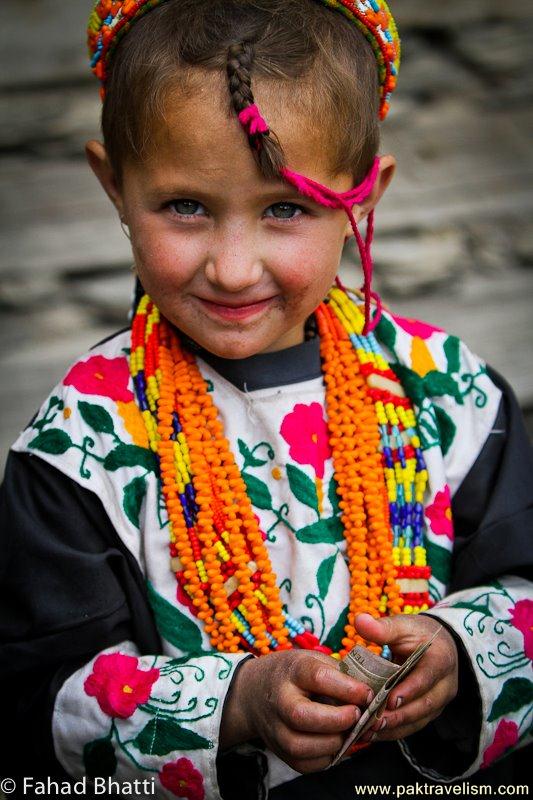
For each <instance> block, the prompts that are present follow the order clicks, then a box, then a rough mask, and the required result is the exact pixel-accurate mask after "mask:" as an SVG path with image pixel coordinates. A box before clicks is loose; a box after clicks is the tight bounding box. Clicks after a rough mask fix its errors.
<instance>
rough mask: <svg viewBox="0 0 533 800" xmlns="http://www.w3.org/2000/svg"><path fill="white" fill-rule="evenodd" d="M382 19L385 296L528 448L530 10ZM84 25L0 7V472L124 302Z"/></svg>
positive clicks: (461, 3)
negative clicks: (394, 54)
mask: <svg viewBox="0 0 533 800" xmlns="http://www.w3.org/2000/svg"><path fill="white" fill-rule="evenodd" d="M391 6H392V10H393V12H394V14H395V16H396V19H397V21H398V25H399V29H400V34H401V36H402V42H403V65H402V69H401V73H400V81H399V87H398V90H397V92H396V94H395V96H394V98H393V102H392V109H391V113H390V115H389V118H388V119H387V121H386V123H385V124H384V126H383V145H382V152H392V153H394V154H395V155H396V156H397V158H398V164H399V166H398V172H397V174H396V177H395V180H394V182H393V184H392V186H391V188H390V189H389V192H388V194H387V196H386V197H385V199H384V200H383V202H382V203H381V204H380V206H379V209H378V212H377V214H376V241H375V246H374V256H375V264H376V274H377V280H376V283H377V288H378V289H379V290H380V292H381V293H382V295H383V298H384V300H385V302H386V303H387V304H388V305H390V306H391V307H392V309H393V310H394V311H395V312H396V313H398V314H401V315H403V316H408V317H418V318H420V319H425V320H428V321H430V322H431V323H433V324H436V325H439V326H442V327H446V328H447V329H448V330H449V331H450V332H452V333H455V334H458V335H459V336H461V337H463V338H464V339H465V340H466V341H467V343H468V344H469V346H470V347H471V349H473V350H474V351H475V352H477V353H478V354H479V355H481V356H482V357H483V358H485V359H486V360H487V361H488V362H489V363H490V364H491V365H492V366H493V367H495V368H496V369H497V370H499V371H500V372H501V373H503V375H504V376H506V377H507V379H508V380H509V381H510V382H511V383H512V385H513V386H514V389H515V391H516V393H517V395H518V397H519V400H520V402H521V404H522V407H523V409H524V412H525V415H526V420H527V422H528V425H529V429H530V431H533V321H532V319H533V313H532V305H533V303H532V301H533V225H532V220H533V213H532V212H533V181H532V178H533V138H532V136H531V133H532V128H533V126H532V122H533V106H532V103H531V100H532V96H533V86H532V80H531V75H532V74H533V64H532V61H533V46H532V42H533V3H531V2H530V0H506V2H504V3H503V2H501V0H468V2H465V0H446V2H445V3H443V2H436V1H435V2H427V0H391ZM90 8H91V0H67V2H65V0H2V3H1V10H0V20H1V33H0V38H1V39H2V46H1V47H0V120H2V122H1V123H0V205H1V214H0V310H1V317H0V343H1V351H0V374H1V375H2V380H1V382H0V404H1V407H2V414H1V416H0V473H1V470H2V466H3V462H4V459H5V456H6V451H7V449H8V447H9V445H10V443H11V442H12V441H13V440H14V438H15V437H16V436H17V434H18V432H19V430H20V429H22V428H23V427H24V426H25V425H26V424H27V422H28V421H29V419H30V418H31V416H32V415H33V413H34V412H35V410H36V409H37V408H38V406H39V405H40V403H41V402H42V401H43V400H44V398H45V396H46V394H47V393H48V392H49V391H50V389H51V388H52V387H53V386H54V384H55V383H56V382H57V381H58V380H59V379H60V378H61V377H62V375H63V374H64V372H65V369H66V368H67V366H68V365H69V363H70V362H71V361H72V360H73V359H74V358H76V357H77V356H79V355H81V354H82V353H83V352H84V351H85V350H86V349H87V348H88V347H89V346H90V345H92V344H94V343H96V342H97V341H98V340H99V339H101V338H104V337H105V336H107V335H108V334H109V333H111V332H113V331H114V330H117V329H119V328H120V327H123V326H124V324H125V322H126V315H127V311H128V306H129V302H130V297H131V291H132V285H133V279H132V275H131V272H130V265H131V257H130V252H129V246H128V242H127V240H126V238H125V237H124V235H123V233H122V231H121V229H120V226H119V223H118V219H117V215H116V213H115V212H114V210H113V208H112V206H111V205H110V203H109V201H108V200H107V199H106V197H105V196H104V194H103V192H102V191H101V189H100V187H99V186H98V185H97V182H96V179H95V178H94V177H93V175H92V173H91V172H90V171H89V168H88V167H87V166H86V164H85V160H84V155H83V145H84V143H85V141H86V140H87V139H89V138H92V137H98V128H99V110H100V103H99V99H98V88H97V84H96V81H95V80H94V79H93V78H92V76H91V74H90V72H89V69H88V66H87V61H86V50H85V25H86V18H87V16H88V14H89V11H90ZM354 258H355V253H354V252H347V253H346V256H345V259H344V264H343V273H342V276H343V279H344V280H345V282H347V283H348V284H349V285H357V284H358V283H359V282H360V278H359V272H358V271H357V272H356V271H355V270H356V268H355V266H354Z"/></svg>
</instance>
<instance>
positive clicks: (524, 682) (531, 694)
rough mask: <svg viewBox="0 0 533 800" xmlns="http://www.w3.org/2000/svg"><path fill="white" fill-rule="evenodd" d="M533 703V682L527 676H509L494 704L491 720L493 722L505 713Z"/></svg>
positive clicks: (490, 715)
mask: <svg viewBox="0 0 533 800" xmlns="http://www.w3.org/2000/svg"><path fill="white" fill-rule="evenodd" d="M532 703H533V683H532V682H531V681H529V680H528V679H527V678H509V680H507V681H505V683H504V684H503V688H502V690H501V692H500V694H499V695H498V697H497V698H496V700H495V701H494V703H493V704H492V708H491V710H490V713H489V716H488V717H487V719H488V721H489V722H493V721H494V720H495V719H498V717H503V716H504V714H512V713H513V711H518V709H519V708H523V706H529V705H531V704H532Z"/></svg>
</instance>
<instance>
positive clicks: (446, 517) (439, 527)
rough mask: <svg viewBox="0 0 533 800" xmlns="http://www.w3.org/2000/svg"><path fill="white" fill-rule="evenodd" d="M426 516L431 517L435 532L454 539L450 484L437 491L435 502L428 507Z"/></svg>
mask: <svg viewBox="0 0 533 800" xmlns="http://www.w3.org/2000/svg"><path fill="white" fill-rule="evenodd" d="M426 517H427V518H428V519H429V522H430V526H431V530H432V531H433V533H436V534H438V535H443V536H447V537H448V539H450V540H451V541H453V521H452V509H451V501H450V489H449V487H448V486H445V487H444V489H443V491H442V492H437V495H436V497H435V500H434V501H433V503H432V504H431V505H430V506H428V507H427V508H426Z"/></svg>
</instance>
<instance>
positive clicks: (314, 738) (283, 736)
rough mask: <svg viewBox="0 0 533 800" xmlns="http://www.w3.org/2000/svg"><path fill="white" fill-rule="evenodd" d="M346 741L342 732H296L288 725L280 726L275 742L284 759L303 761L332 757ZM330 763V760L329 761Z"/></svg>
mask: <svg viewBox="0 0 533 800" xmlns="http://www.w3.org/2000/svg"><path fill="white" fill-rule="evenodd" d="M343 741H344V736H342V735H340V734H336V735H335V734H316V735H314V734H310V733H302V732H295V731H292V730H290V728H288V727H287V726H285V725H283V724H281V725H279V726H278V729H277V731H276V736H275V742H276V747H277V750H278V752H280V753H281V754H282V757H283V758H284V760H287V759H290V760H291V761H303V760H306V761H307V760H309V759H311V760H312V759H321V758H326V759H327V758H329V760H330V761H331V758H332V757H333V756H334V755H335V754H336V753H338V752H339V750H340V748H341V747H342V743H343ZM328 763H329V762H328Z"/></svg>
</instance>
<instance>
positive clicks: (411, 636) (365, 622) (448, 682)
mask: <svg viewBox="0 0 533 800" xmlns="http://www.w3.org/2000/svg"><path fill="white" fill-rule="evenodd" d="M355 627H356V628H357V632H358V633H359V634H360V635H361V636H364V638H365V639H367V640H368V641H372V642H375V643H376V644H388V645H389V647H390V649H391V650H392V655H393V660H394V661H395V662H396V663H398V664H401V663H403V661H405V659H406V658H407V656H408V655H409V654H410V653H411V652H412V651H413V650H414V649H415V648H416V647H417V646H418V645H419V644H421V643H422V642H424V641H426V640H427V639H429V638H430V637H431V636H432V635H433V634H434V633H435V631H436V630H439V635H438V636H437V637H436V639H435V640H434V641H433V643H432V645H431V647H430V648H429V650H428V651H427V652H426V653H424V655H423V656H422V658H421V659H420V661H419V662H418V664H417V665H416V667H415V668H414V669H413V671H412V672H410V673H409V675H408V676H407V677H406V678H404V680H402V681H401V682H400V683H399V684H398V685H397V686H395V687H394V689H393V690H392V691H391V693H390V695H389V697H388V700H387V705H386V709H387V710H383V709H382V711H381V712H378V713H379V715H380V719H376V721H375V723H374V725H373V726H372V727H371V728H370V729H369V730H368V731H367V732H366V733H365V735H364V736H363V737H362V741H374V740H375V739H379V740H381V741H386V740H390V739H403V738H404V737H405V736H410V734H412V733H415V732H416V731H419V730H420V729H421V728H423V727H424V726H425V725H427V724H428V722H430V721H431V720H432V719H435V717H438V716H439V714H440V713H441V711H442V710H443V708H444V706H446V705H447V704H448V703H449V702H450V701H451V700H453V698H454V697H455V695H456V694H457V689H458V683H457V675H458V653H457V646H456V644H455V642H454V639H453V636H452V635H451V634H450V633H449V631H448V630H446V628H445V627H444V626H443V625H441V624H440V622H438V620H436V619H434V618H433V617H426V616H419V615H418V614H395V615H394V616H391V617H381V618H380V619H374V617H372V616H371V615H370V614H358V615H357V617H356V618H355ZM399 698H401V705H400V707H399V709H397V710H396V703H397V701H398V699H399ZM383 721H385V723H384V722H383ZM382 725H383V727H381V726H382ZM374 734H375V736H374Z"/></svg>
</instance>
